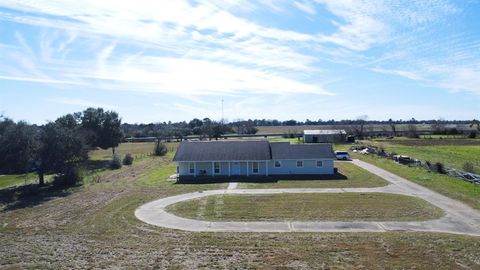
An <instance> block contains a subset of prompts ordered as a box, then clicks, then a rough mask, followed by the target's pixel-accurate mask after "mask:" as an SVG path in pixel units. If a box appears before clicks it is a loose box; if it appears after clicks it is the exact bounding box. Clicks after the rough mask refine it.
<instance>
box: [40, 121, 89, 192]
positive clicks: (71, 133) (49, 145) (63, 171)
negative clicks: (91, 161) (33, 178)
mask: <svg viewBox="0 0 480 270" xmlns="http://www.w3.org/2000/svg"><path fill="white" fill-rule="evenodd" d="M59 122H61V121H59ZM87 153H88V149H87V147H86V144H85V140H84V138H82V136H81V133H80V132H78V128H68V127H65V126H62V125H61V124H59V123H56V122H51V123H48V124H46V125H45V126H44V127H43V128H42V132H41V135H40V147H39V150H38V153H37V174H38V179H39V185H40V186H42V185H44V184H45V180H44V175H45V173H47V172H52V173H55V174H57V175H59V176H60V177H61V176H68V175H70V173H71V172H72V171H74V170H76V169H77V168H78V166H79V165H80V164H81V163H82V162H83V161H85V160H86V159H87V158H88V154H87ZM77 180H79V179H68V178H64V181H65V184H74V183H75V182H76V181H77Z"/></svg>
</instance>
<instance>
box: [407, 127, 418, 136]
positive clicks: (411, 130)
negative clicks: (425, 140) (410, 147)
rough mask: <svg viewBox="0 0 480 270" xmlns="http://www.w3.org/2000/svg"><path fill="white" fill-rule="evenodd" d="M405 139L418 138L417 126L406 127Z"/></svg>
mask: <svg viewBox="0 0 480 270" xmlns="http://www.w3.org/2000/svg"><path fill="white" fill-rule="evenodd" d="M407 137H408V138H413V139H416V138H418V137H419V136H418V131H417V126H415V124H408V126H407Z"/></svg>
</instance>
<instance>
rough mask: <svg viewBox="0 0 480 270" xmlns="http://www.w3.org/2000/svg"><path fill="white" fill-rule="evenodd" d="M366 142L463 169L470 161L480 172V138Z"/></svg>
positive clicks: (390, 150)
mask: <svg viewBox="0 0 480 270" xmlns="http://www.w3.org/2000/svg"><path fill="white" fill-rule="evenodd" d="M364 143H365V144H373V145H377V146H380V147H383V148H384V149H385V151H387V152H395V153H398V154H402V155H408V156H411V157H414V158H417V159H421V160H428V161H430V162H432V163H436V162H441V163H444V164H445V165H447V166H449V167H453V168H457V169H463V166H464V164H465V163H466V162H470V163H472V165H473V166H474V171H475V172H476V173H478V174H480V140H471V139H470V140H467V139H466V140H455V139H443V140H440V139H407V140H376V141H364Z"/></svg>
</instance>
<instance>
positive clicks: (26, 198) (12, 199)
mask: <svg viewBox="0 0 480 270" xmlns="http://www.w3.org/2000/svg"><path fill="white" fill-rule="evenodd" d="M70 194H71V192H70V191H68V190H66V189H64V188H60V187H57V186H54V185H53V184H47V185H45V186H43V187H40V186H38V184H31V185H24V186H18V187H11V188H6V189H2V190H0V205H3V206H4V207H3V208H0V209H1V210H0V211H3V212H8V211H12V210H16V209H21V208H27V207H34V206H36V205H39V204H42V203H44V202H47V201H50V200H53V199H57V198H61V197H66V196H68V195H70Z"/></svg>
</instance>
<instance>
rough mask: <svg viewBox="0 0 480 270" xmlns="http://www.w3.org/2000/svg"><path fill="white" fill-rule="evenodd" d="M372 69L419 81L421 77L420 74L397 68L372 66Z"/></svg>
mask: <svg viewBox="0 0 480 270" xmlns="http://www.w3.org/2000/svg"><path fill="white" fill-rule="evenodd" d="M371 70H372V71H375V72H378V73H383V74H390V75H397V76H401V77H405V78H408V79H410V80H414V81H421V80H423V77H422V76H420V75H419V74H418V73H415V72H412V71H407V70H398V69H381V68H372V69H371Z"/></svg>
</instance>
